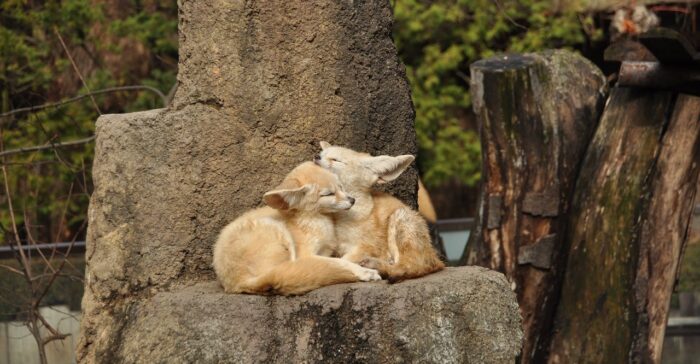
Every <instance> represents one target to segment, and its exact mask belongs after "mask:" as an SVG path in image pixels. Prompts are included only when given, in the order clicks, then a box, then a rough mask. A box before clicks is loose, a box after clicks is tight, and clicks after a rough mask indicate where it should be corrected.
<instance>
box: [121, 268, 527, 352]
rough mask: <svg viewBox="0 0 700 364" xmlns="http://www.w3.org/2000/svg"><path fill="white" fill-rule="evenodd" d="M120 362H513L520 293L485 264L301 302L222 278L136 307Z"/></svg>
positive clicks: (333, 291)
mask: <svg viewBox="0 0 700 364" xmlns="http://www.w3.org/2000/svg"><path fill="white" fill-rule="evenodd" d="M131 312H132V316H133V317H134V319H133V320H130V321H129V322H128V323H127V324H126V325H125V327H124V329H123V335H122V341H121V345H119V346H118V348H117V349H116V350H115V352H114V353H113V357H111V360H113V361H118V362H126V363H137V362H141V363H156V362H167V363H177V362H184V363H194V362H201V363H223V362H232V361H235V362H238V363H281V362H285V363H353V362H361V363H419V362H420V363H513V362H514V361H515V357H516V355H517V354H518V353H519V351H520V343H521V339H522V332H521V330H520V315H519V313H518V306H517V303H516V302H515V295H514V293H513V292H512V291H511V290H510V288H509V284H508V283H507V282H506V280H505V278H504V276H503V275H502V274H500V273H496V272H494V271H489V270H487V269H485V268H476V267H463V268H448V269H447V270H446V271H443V272H440V273H436V274H433V275H430V276H427V277H425V278H422V279H417V280H411V281H406V282H403V283H399V284H395V285H388V284H386V283H356V284H346V285H336V286H329V287H324V288H321V289H318V290H316V291H313V292H311V293H309V294H307V295H304V296H300V297H291V298H287V297H279V296H278V297H263V296H250V295H230V294H225V293H224V292H223V291H222V290H221V288H220V287H219V286H218V285H217V284H216V283H214V282H209V283H200V284H197V285H194V286H191V287H188V288H184V289H182V290H178V291H175V292H161V293H158V294H156V295H155V296H153V297H152V298H151V299H150V300H148V301H145V302H141V303H137V304H135V305H134V307H132V309H131Z"/></svg>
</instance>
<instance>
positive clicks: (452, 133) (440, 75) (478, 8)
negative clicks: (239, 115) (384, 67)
mask: <svg viewBox="0 0 700 364" xmlns="http://www.w3.org/2000/svg"><path fill="white" fill-rule="evenodd" d="M551 4H552V2H551V1H550V0H519V1H506V0H456V1H455V0H451V1H448V0H437V1H421V0H395V2H394V16H395V19H396V22H395V26H394V39H395V42H396V45H397V47H398V49H399V54H400V56H401V58H402V60H403V61H404V63H405V64H406V69H407V73H408V78H409V81H410V83H411V87H412V91H413V102H414V104H415V108H416V132H417V135H418V142H419V146H420V155H419V162H420V169H421V171H422V172H423V178H424V181H425V182H426V184H428V185H433V186H434V185H439V184H442V183H444V182H447V181H448V180H450V179H452V178H457V179H458V180H459V181H461V182H463V183H465V184H468V185H474V184H476V183H477V182H478V181H479V179H480V162H481V161H480V159H481V156H480V147H479V140H478V136H477V135H476V133H475V132H474V129H475V128H474V127H473V124H474V120H473V116H472V114H471V111H470V108H471V98H470V96H469V64H470V63H472V62H474V61H476V60H478V59H481V58H486V57H490V56H493V55H495V54H498V53H502V52H530V51H537V50H542V49H545V48H562V47H576V46H578V45H580V44H582V43H583V42H584V41H585V40H586V37H585V33H584V31H583V28H582V24H581V22H580V20H579V18H578V16H577V15H576V14H574V13H564V14H556V13H553V12H552V11H551V10H550V7H551ZM582 21H583V22H585V23H586V24H588V22H590V20H589V19H587V18H585V17H584V18H582Z"/></svg>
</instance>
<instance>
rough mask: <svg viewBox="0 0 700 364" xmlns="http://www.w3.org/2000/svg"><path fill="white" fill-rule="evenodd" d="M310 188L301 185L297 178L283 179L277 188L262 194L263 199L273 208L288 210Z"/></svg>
mask: <svg viewBox="0 0 700 364" xmlns="http://www.w3.org/2000/svg"><path fill="white" fill-rule="evenodd" d="M310 189H311V186H309V185H303V186H302V185H301V183H300V182H299V180H297V179H292V180H284V181H282V184H280V185H279V186H277V188H275V189H274V190H272V191H268V192H266V193H265V194H264V195H263V201H265V204H266V205H267V206H270V207H272V208H273V209H277V210H288V209H289V208H290V207H292V206H295V205H296V204H298V203H299V201H301V199H302V198H303V197H304V195H305V194H306V193H307V192H308V191H309V190H310Z"/></svg>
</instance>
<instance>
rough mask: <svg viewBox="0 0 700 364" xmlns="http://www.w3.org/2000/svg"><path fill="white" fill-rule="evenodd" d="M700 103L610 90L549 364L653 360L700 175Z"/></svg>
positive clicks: (584, 186)
mask: <svg viewBox="0 0 700 364" xmlns="http://www.w3.org/2000/svg"><path fill="white" fill-rule="evenodd" d="M698 100H699V99H698V98H696V97H690V96H680V97H679V99H678V101H677V102H676V107H675V110H674V112H673V115H672V117H671V120H670V122H668V123H667V120H668V114H669V113H668V111H669V110H671V107H672V106H673V101H674V100H673V95H672V94H671V93H669V92H660V91H648V90H633V89H624V88H619V89H615V90H613V93H612V95H611V97H610V100H609V101H608V105H607V107H606V109H605V112H604V114H603V117H602V119H601V122H600V125H599V127H598V129H597V131H596V135H595V137H594V139H593V142H592V143H591V146H590V147H589V149H588V151H587V153H586V158H585V160H584V163H583V166H582V168H581V173H580V177H579V180H578V181H577V185H576V191H575V195H574V200H573V201H574V202H573V209H572V211H571V218H570V223H569V230H568V235H567V239H566V241H567V242H570V248H568V252H569V253H568V265H567V268H566V275H565V278H564V282H563V289H562V294H561V301H560V304H559V307H558V308H557V314H556V318H555V323H554V329H555V331H554V337H553V339H552V344H551V348H550V355H549V362H550V363H577V362H582V361H584V360H585V361H586V362H610V363H626V362H650V361H652V360H653V361H654V362H659V361H660V356H661V345H662V340H663V333H664V327H665V324H666V318H667V314H668V304H669V301H670V294H671V291H672V288H673V284H674V280H675V276H676V273H677V269H678V261H679V259H680V252H681V251H682V246H683V244H684V241H685V237H686V232H687V227H688V222H689V218H690V214H691V212H692V201H693V199H694V186H695V185H694V184H695V181H696V180H697V175H698V167H697V162H698V138H699V137H700V126H698V123H699V121H700V120H699V119H698V118H699V115H700V107H699V106H698V105H699V103H698V102H699V101H698Z"/></svg>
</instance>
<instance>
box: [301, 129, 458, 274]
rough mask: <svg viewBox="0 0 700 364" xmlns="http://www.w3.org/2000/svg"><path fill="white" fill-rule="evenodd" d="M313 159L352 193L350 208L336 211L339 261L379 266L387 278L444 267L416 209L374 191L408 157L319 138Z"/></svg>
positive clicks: (399, 170) (398, 170)
mask: <svg viewBox="0 0 700 364" xmlns="http://www.w3.org/2000/svg"><path fill="white" fill-rule="evenodd" d="M320 144H321V148H322V149H323V150H322V151H321V153H320V154H319V155H318V156H316V158H315V160H314V162H315V163H316V164H318V165H319V166H321V167H323V168H326V169H328V170H330V171H332V172H333V173H335V174H336V175H338V177H339V178H340V182H341V183H342V184H343V186H344V187H345V188H346V189H347V191H348V192H349V193H350V194H352V195H353V196H354V197H355V199H356V200H355V206H353V208H352V209H350V210H342V211H338V212H336V213H335V214H334V215H335V222H336V234H337V236H338V246H339V249H338V253H339V254H340V256H341V257H343V259H347V260H349V261H351V262H355V263H358V264H360V265H362V266H365V267H370V268H375V269H377V270H378V271H379V272H380V274H381V275H382V276H385V277H387V278H388V279H389V281H393V282H396V281H400V280H404V279H408V278H417V277H421V276H424V275H426V274H429V273H432V272H436V271H438V270H441V269H442V268H444V267H445V265H444V263H443V262H442V261H441V260H440V258H439V257H438V255H437V252H436V251H435V249H434V248H433V246H432V244H431V240H430V232H429V230H428V226H427V224H426V222H425V220H423V218H422V217H421V216H420V215H419V214H418V212H416V211H414V210H412V209H411V208H409V207H408V206H406V205H405V204H404V203H402V202H401V201H399V200H398V199H396V198H395V197H393V196H391V195H389V194H387V193H383V192H377V191H373V190H372V186H373V185H374V184H376V183H379V184H381V183H387V182H389V181H393V180H394V179H396V178H397V177H398V176H399V175H401V173H403V171H404V170H405V169H406V168H407V167H408V166H409V165H410V164H411V162H413V160H414V157H413V156H412V155H400V156H397V157H392V156H386V155H382V156H376V157H373V156H371V155H369V154H366V153H360V152H356V151H354V150H351V149H348V148H343V147H339V146H332V145H330V144H328V143H327V142H321V143H320Z"/></svg>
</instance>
